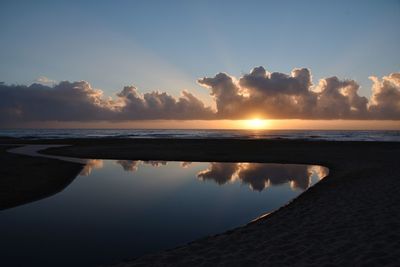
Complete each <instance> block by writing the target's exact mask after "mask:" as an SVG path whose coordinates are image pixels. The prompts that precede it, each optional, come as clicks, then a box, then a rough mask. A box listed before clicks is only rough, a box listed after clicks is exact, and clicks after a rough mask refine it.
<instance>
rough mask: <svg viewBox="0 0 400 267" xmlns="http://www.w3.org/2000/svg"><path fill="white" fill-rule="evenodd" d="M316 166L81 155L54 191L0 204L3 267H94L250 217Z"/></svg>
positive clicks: (310, 181)
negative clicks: (79, 164) (83, 161)
mask: <svg viewBox="0 0 400 267" xmlns="http://www.w3.org/2000/svg"><path fill="white" fill-rule="evenodd" d="M328 172H329V170H328V169H327V168H325V167H323V166H316V165H299V164H273V163H248V162H247V163H227V162H225V163H221V162H174V161H172V162H171V161H169V162H167V161H137V160H98V159H97V160H89V161H88V163H87V165H86V166H85V168H84V169H83V170H82V171H81V173H80V174H79V175H78V176H77V177H76V178H75V179H74V181H73V182H72V183H71V184H69V185H68V186H67V187H66V188H65V189H64V190H63V191H62V192H59V193H57V194H55V195H53V196H51V197H47V198H44V199H41V200H38V201H35V202H31V203H28V204H24V205H21V206H18V207H15V208H10V209H6V210H2V211H0V236H1V238H0V251H1V255H2V256H1V260H2V264H3V265H2V266H89V267H90V266H98V265H102V264H112V263H118V262H121V261H123V260H124V259H128V258H132V257H136V256H140V255H143V254H145V253H150V252H154V251H158V250H161V249H167V248H172V247H175V246H178V245H182V244H185V243H187V242H190V241H192V240H195V239H197V238H201V237H204V236H207V235H213V234H217V233H222V232H224V231H226V230H229V229H232V228H235V227H238V226H240V225H244V224H246V223H249V222H250V221H251V220H253V219H255V218H257V217H259V216H260V215H263V214H265V213H269V212H272V211H273V210H276V209H278V208H279V207H281V206H283V205H285V204H286V203H288V202H289V201H290V200H292V199H293V198H295V197H296V196H298V195H299V194H301V193H302V192H303V191H304V190H306V189H307V188H309V187H310V186H312V185H314V184H315V183H316V182H318V181H319V180H321V179H322V178H324V177H325V176H326V175H327V174H328Z"/></svg>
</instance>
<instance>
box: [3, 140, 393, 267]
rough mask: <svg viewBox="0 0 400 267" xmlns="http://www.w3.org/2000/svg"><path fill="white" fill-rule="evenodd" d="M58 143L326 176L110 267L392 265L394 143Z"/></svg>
mask: <svg viewBox="0 0 400 267" xmlns="http://www.w3.org/2000/svg"><path fill="white" fill-rule="evenodd" d="M0 141H1V140H0ZM14 141H15V140H14ZM21 142H22V141H21ZM46 142H47V143H57V142H60V141H59V140H58V141H57V140H56V141H51V140H50V141H46ZM62 143H63V144H66V143H70V144H74V146H72V147H64V148H54V149H49V150H48V151H47V152H46V153H50V154H57V155H64V156H77V157H83V158H103V159H132V160H134V159H143V160H146V159H152V160H186V161H253V162H275V163H303V164H318V165H323V166H326V167H328V168H329V169H330V174H329V176H328V177H326V178H325V179H323V180H322V181H321V182H319V183H318V184H316V185H315V186H314V187H312V188H310V189H309V190H307V191H306V192H305V193H303V194H301V195H300V196H299V197H298V198H296V199H295V200H293V201H292V202H291V203H289V204H288V205H286V206H284V207H282V208H280V209H279V210H277V211H275V212H273V213H271V214H270V215H268V216H266V217H263V218H261V219H259V220H257V221H255V222H253V223H250V224H248V225H246V226H242V227H238V228H236V229H233V230H231V231H228V232H225V233H221V234H220V235H216V236H209V237H205V238H203V239H200V240H195V241H193V242H191V243H189V244H182V246H180V247H177V248H175V249H171V250H167V251H161V252H156V253H153V254H149V255H144V256H142V257H139V258H136V259H131V260H128V261H127V262H123V263H120V264H119V265H118V266H257V265H259V266H266V265H267V266H285V265H286V266H360V265H365V266H399V265H400V193H399V192H400V179H399V178H400V177H399V176H400V175H399V173H400V164H399V155H400V143H380V142H373V143H371V142H326V141H325V142H319V141H314V142H310V141H285V140H281V141H267V140H165V139H164V140H112V139H101V140H98V139H90V140H62ZM46 160H47V159H46ZM68 164H70V163H68ZM260 215H261V214H260Z"/></svg>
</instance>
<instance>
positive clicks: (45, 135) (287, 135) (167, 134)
mask: <svg viewBox="0 0 400 267" xmlns="http://www.w3.org/2000/svg"><path fill="white" fill-rule="evenodd" d="M1 137H14V138H26V139H63V138H161V139H162V138H178V139H179V138H180V139H290V140H316V141H317V140H329V141H386V142H393V141H394V142H400V131H399V130H372V131H371V130H368V131H366V130H363V131H360V130H214V129H213V130H198V129H196V130H188V129H176V130H174V129H0V138H1Z"/></svg>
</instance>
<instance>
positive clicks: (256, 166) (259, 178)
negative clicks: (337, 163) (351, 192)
mask: <svg viewBox="0 0 400 267" xmlns="http://www.w3.org/2000/svg"><path fill="white" fill-rule="evenodd" d="M312 175H316V176H317V178H318V179H319V180H320V179H322V178H323V177H325V176H327V175H328V169H327V168H324V167H322V166H314V165H311V166H310V165H297V164H274V163H218V162H214V163H211V164H210V167H209V168H208V169H207V170H204V171H202V172H199V173H198V175H197V176H198V177H199V178H200V179H202V180H214V181H215V182H216V183H218V184H220V185H222V184H225V183H228V182H232V181H236V180H240V181H241V182H242V183H244V184H248V185H249V186H250V188H251V189H253V190H255V191H262V190H264V189H266V188H268V187H269V186H271V185H280V184H285V183H289V184H290V186H291V188H292V189H302V190H305V189H307V188H308V187H309V186H310V185H311V177H312Z"/></svg>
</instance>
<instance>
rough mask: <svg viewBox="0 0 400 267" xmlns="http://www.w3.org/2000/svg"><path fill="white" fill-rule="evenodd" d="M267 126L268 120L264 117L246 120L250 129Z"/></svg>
mask: <svg viewBox="0 0 400 267" xmlns="http://www.w3.org/2000/svg"><path fill="white" fill-rule="evenodd" d="M266 126H267V121H266V120H262V119H257V118H256V119H251V120H246V128H250V129H264V128H265V127H266Z"/></svg>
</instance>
